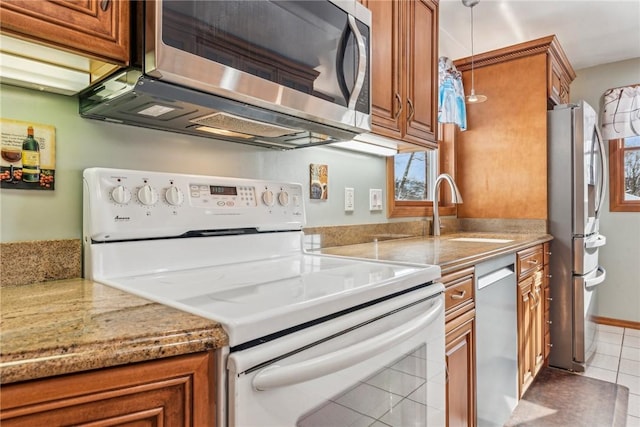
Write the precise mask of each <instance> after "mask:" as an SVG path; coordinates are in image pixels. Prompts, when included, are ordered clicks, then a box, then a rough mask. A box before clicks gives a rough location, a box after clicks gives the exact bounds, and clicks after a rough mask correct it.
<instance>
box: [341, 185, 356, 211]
mask: <svg viewBox="0 0 640 427" xmlns="http://www.w3.org/2000/svg"><path fill="white" fill-rule="evenodd" d="M354 197H355V196H354V190H353V188H348V187H347V188H345V189H344V210H345V212H353V209H354V203H355V202H354Z"/></svg>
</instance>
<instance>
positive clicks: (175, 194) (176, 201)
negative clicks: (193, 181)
mask: <svg viewBox="0 0 640 427" xmlns="http://www.w3.org/2000/svg"><path fill="white" fill-rule="evenodd" d="M164 197H165V199H167V203H169V204H170V205H171V206H180V205H181V204H182V202H184V196H183V195H182V191H180V189H179V188H178V187H174V186H171V187H169V188H168V189H167V191H166V193H164Z"/></svg>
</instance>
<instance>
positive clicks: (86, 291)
mask: <svg viewBox="0 0 640 427" xmlns="http://www.w3.org/2000/svg"><path fill="white" fill-rule="evenodd" d="M0 298H1V300H0V383H2V384H7V383H12V382H17V381H25V380H30V379H36V378H44V377H49V376H53V375H61V374H68V373H73V372H80V371H85V370H90V369H99V368H104V367H108V366H116V365H123V364H127V363H133V362H141V361H147V360H154V359H159V358H164V357H170V356H177V355H181V354H187V353H194V352H199V351H207V350H211V349H214V348H218V347H222V346H225V345H227V342H228V339H227V335H226V333H225V332H224V330H223V329H222V327H221V325H220V324H219V323H217V322H214V321H212V320H209V319H205V318H202V317H199V316H195V315H192V314H189V313H186V312H183V311H180V310H177V309H174V308H171V307H167V306H164V305H161V304H157V303H154V302H151V301H148V300H145V299H143V298H140V297H137V296H134V295H131V294H128V293H126V292H122V291H120V290H117V289H114V288H111V287H108V286H105V285H102V284H99V283H95V282H92V281H90V280H84V279H67V280H57V281H50V282H44V283H35V284H30V285H22V286H5V287H2V288H0Z"/></svg>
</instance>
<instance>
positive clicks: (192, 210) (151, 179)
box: [83, 168, 305, 241]
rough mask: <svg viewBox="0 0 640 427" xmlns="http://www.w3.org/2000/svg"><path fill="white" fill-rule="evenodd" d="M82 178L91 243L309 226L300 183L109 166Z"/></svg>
mask: <svg viewBox="0 0 640 427" xmlns="http://www.w3.org/2000/svg"><path fill="white" fill-rule="evenodd" d="M83 180H84V191H83V197H84V199H83V216H84V234H85V237H89V238H90V239H92V240H98V241H112V240H128V239H139V238H155V237H173V236H180V235H182V234H184V233H187V232H193V231H203V232H206V231H216V230H233V229H240V228H256V229H258V230H259V231H275V230H300V229H302V227H303V226H304V223H305V213H304V203H303V193H302V185H301V184H296V183H287V182H279V181H264V180H254V179H242V178H229V177H216V176H203V175H188V174H174V173H164V172H146V171H134V170H126V169H108V168H90V169H86V170H85V171H84V173H83Z"/></svg>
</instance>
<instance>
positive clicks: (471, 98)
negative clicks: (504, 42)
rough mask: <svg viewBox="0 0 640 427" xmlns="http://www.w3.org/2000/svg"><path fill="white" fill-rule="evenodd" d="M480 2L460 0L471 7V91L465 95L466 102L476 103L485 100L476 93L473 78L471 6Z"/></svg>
mask: <svg viewBox="0 0 640 427" xmlns="http://www.w3.org/2000/svg"><path fill="white" fill-rule="evenodd" d="M478 3H480V0H462V4H463V5H465V6H466V7H468V8H469V9H471V93H470V94H469V95H468V96H466V97H465V100H466V101H467V104H478V103H480V102H484V101H486V100H487V97H486V96H484V95H476V89H475V87H474V83H475V82H474V78H473V7H474V6H475V5H477V4H478Z"/></svg>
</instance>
